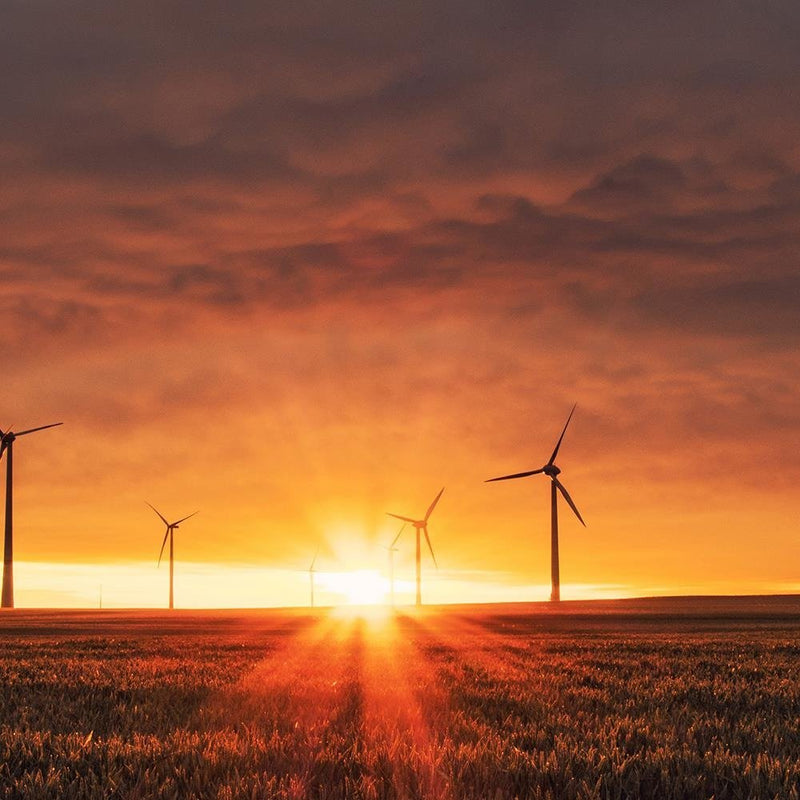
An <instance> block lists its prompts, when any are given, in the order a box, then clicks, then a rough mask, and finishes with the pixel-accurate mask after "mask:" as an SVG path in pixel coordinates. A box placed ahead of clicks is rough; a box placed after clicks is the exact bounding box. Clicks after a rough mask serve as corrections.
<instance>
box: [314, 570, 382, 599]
mask: <svg viewBox="0 0 800 800" xmlns="http://www.w3.org/2000/svg"><path fill="white" fill-rule="evenodd" d="M317 580H318V581H319V584H320V586H321V587H322V588H324V589H327V590H328V591H330V592H332V593H333V594H336V595H339V596H341V597H342V598H343V601H342V602H344V603H346V604H347V605H353V606H374V605H380V604H382V603H385V602H386V595H387V593H388V591H389V584H388V581H387V580H386V578H384V577H383V576H382V575H381V574H380V573H379V572H378V571H377V570H374V569H358V570H353V571H352V572H321V573H319V575H318V576H317ZM339 604H340V603H336V605H339Z"/></svg>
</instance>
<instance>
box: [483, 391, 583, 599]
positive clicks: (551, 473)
mask: <svg viewBox="0 0 800 800" xmlns="http://www.w3.org/2000/svg"><path fill="white" fill-rule="evenodd" d="M576 407H577V405H575V406H572V411H570V412H569V416H568V417H567V421H566V423H565V425H564V430H562V431H561V436H559V437H558V441H557V442H556V446H555V449H554V450H553V455H551V456H550V460H549V461H548V462H547V463H546V464H545V465H544V466H543V467H540V468H539V469H532V470H529V471H528V472H516V473H514V474H513V475H503V476H501V477H499V478H489V480H488V481H486V483H491V482H492V481H508V480H511V479H512V478H527V477H528V475H538V474H539V473H543V474H544V475H547V477H548V478H550V582H551V589H550V601H551V602H554V601H557V600H560V599H561V579H560V576H559V565H558V492H561V494H562V495H563V496H564V499H565V500H566V501H567V504H568V505H569V507H570V508H571V509H572V510H573V511H574V512H575V516H576V517H577V518H578V519H579V520H580V523H581V525H583V526H584V527H586V523H585V522H584V521H583V517H582V516H581V513H580V511H578V507H577V506H576V505H575V503H573V502H572V498H571V497H570V496H569V492H568V491H567V490H566V488H565V487H564V484H563V483H561V481H560V480H559V479H558V476H559V474H560V473H561V470H560V469H559V468H558V467H557V466H556V456H557V455H558V448H559V447H561V440H562V439H563V438H564V434H565V433H566V432H567V425H569V421H570V420H571V419H572V415H573V414H574V413H575V409H576Z"/></svg>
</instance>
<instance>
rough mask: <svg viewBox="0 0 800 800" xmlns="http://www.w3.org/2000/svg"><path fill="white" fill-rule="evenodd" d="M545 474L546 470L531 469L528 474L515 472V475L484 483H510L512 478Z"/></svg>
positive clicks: (488, 480)
mask: <svg viewBox="0 0 800 800" xmlns="http://www.w3.org/2000/svg"><path fill="white" fill-rule="evenodd" d="M540 472H544V469H531V470H528V472H515V473H514V474H513V475H501V476H500V477H499V478H488V479H487V480H485V481H484V483H491V482H492V481H510V480H511V479H512V478H527V477H528V475H538V474H539V473H540Z"/></svg>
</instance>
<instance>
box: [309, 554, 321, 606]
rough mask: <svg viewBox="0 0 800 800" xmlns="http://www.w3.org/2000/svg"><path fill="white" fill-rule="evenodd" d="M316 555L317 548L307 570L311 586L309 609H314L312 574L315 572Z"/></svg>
mask: <svg viewBox="0 0 800 800" xmlns="http://www.w3.org/2000/svg"><path fill="white" fill-rule="evenodd" d="M318 555H319V548H317V552H316V553H314V558H312V559H311V566H310V567H309V568H308V582H309V583H310V584H311V608H314V573H315V572H316V570H315V569H314V564H316V563H317V556H318Z"/></svg>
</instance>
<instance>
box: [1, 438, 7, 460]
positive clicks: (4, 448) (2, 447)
mask: <svg viewBox="0 0 800 800" xmlns="http://www.w3.org/2000/svg"><path fill="white" fill-rule="evenodd" d="M5 451H6V440H5V439H0V458H2V457H3V453H5Z"/></svg>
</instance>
